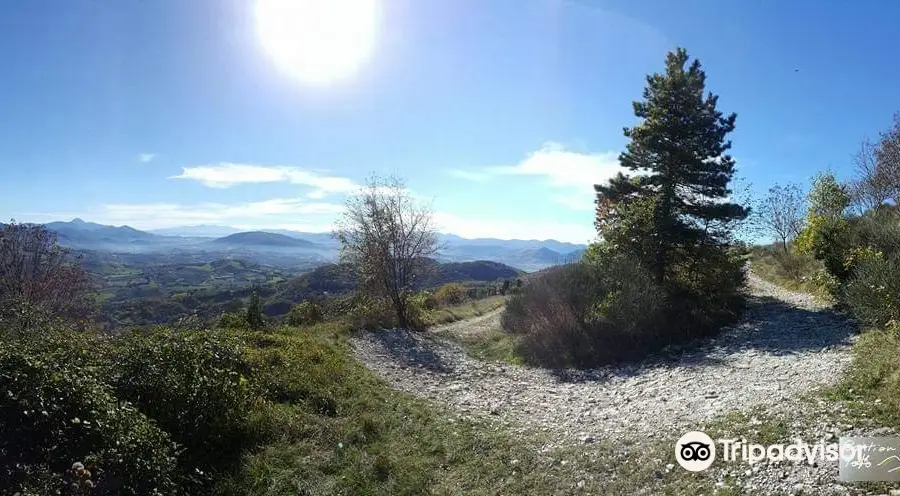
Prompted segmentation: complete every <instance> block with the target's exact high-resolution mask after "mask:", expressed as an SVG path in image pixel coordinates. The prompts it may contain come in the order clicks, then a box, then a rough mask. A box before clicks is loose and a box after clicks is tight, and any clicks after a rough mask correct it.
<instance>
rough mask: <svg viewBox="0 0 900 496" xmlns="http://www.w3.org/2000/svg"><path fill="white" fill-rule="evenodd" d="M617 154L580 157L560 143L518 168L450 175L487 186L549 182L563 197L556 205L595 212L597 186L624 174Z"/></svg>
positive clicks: (536, 153)
mask: <svg viewBox="0 0 900 496" xmlns="http://www.w3.org/2000/svg"><path fill="white" fill-rule="evenodd" d="M618 157H619V155H618V153H616V152H605V153H580V152H574V151H570V150H567V149H566V148H565V147H564V146H563V145H561V144H559V143H553V142H548V143H545V144H544V146H542V147H541V148H540V149H539V150H537V151H534V152H532V153H530V154H528V156H527V157H525V158H524V159H523V160H522V161H521V162H519V163H518V164H516V165H508V166H499V167H488V168H486V169H482V170H478V171H467V170H459V169H450V170H448V171H447V173H448V174H450V175H453V176H456V177H460V178H463V179H468V180H470V181H477V182H484V181H488V180H490V179H491V178H493V177H496V176H533V177H538V178H542V179H544V180H546V181H547V182H548V186H550V187H552V188H555V189H557V190H560V191H561V192H562V194H557V195H555V196H553V198H552V199H553V201H555V202H556V203H559V204H561V205H565V206H566V207H568V208H570V209H572V210H578V211H588V210H592V209H593V200H594V185H595V184H601V183H604V182H606V181H607V180H609V179H610V178H611V177H613V176H615V175H616V174H617V173H619V172H621V171H625V169H623V168H622V167H620V166H619V158H618Z"/></svg>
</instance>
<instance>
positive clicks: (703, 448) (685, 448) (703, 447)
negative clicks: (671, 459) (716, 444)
mask: <svg viewBox="0 0 900 496" xmlns="http://www.w3.org/2000/svg"><path fill="white" fill-rule="evenodd" d="M709 446H710V445H709V444H704V443H701V442H700V441H694V442H691V443H685V444H682V445H681V458H684V459H685V460H689V461H692V462H696V461H701V462H703V461H706V459H707V458H709V455H710V453H711V451H710V450H709Z"/></svg>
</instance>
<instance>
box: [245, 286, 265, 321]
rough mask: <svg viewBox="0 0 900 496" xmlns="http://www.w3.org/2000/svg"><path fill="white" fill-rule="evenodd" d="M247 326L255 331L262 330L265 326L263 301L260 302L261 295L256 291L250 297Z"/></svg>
mask: <svg viewBox="0 0 900 496" xmlns="http://www.w3.org/2000/svg"><path fill="white" fill-rule="evenodd" d="M247 325H249V326H250V329H253V330H254V331H255V330H259V329H262V328H263V325H265V319H264V317H263V307H262V300H260V298H259V293H258V292H256V291H253V293H252V294H251V295H250V304H249V305H247Z"/></svg>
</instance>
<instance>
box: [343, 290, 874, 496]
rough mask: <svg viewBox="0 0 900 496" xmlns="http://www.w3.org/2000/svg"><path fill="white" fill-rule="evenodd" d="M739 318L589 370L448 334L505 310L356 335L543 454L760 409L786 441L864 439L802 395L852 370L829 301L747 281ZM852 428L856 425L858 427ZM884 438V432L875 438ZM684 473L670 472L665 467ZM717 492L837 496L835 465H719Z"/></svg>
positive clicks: (398, 379)
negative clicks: (531, 364)
mask: <svg viewBox="0 0 900 496" xmlns="http://www.w3.org/2000/svg"><path fill="white" fill-rule="evenodd" d="M749 286H750V292H751V295H750V298H749V302H750V304H749V308H748V310H747V312H746V313H745V315H744V318H743V319H742V321H741V322H740V323H739V324H737V325H735V326H732V327H730V328H728V329H726V330H725V331H724V332H723V333H722V334H720V335H719V336H717V337H716V338H713V339H711V340H709V341H708V342H706V343H705V344H702V345H700V346H694V347H690V348H688V349H683V350H678V351H674V350H673V351H670V352H669V353H667V354H664V356H661V357H658V358H654V359H652V360H648V361H646V362H644V363H640V364H635V365H625V366H611V367H604V368H598V369H593V370H587V371H549V370H545V369H537V368H528V367H519V366H511V365H506V364H497V363H486V362H482V361H478V360H475V359H473V358H471V357H469V356H468V355H467V354H466V353H465V351H464V350H463V349H462V348H461V347H460V346H459V345H457V344H456V343H455V342H454V341H453V340H452V339H447V338H446V337H445V336H453V335H454V334H460V333H477V332H482V331H484V330H489V329H495V328H497V327H499V312H494V313H491V314H488V315H485V316H482V317H478V318H476V319H472V320H467V321H463V322H458V323H455V324H451V325H449V326H445V327H443V328H440V329H435V330H433V331H431V332H428V333H410V332H406V331H383V332H375V333H366V334H362V335H360V336H359V337H358V338H356V339H354V341H353V345H354V349H355V352H356V354H357V357H358V358H359V359H360V360H361V361H362V362H363V363H365V364H366V366H368V367H369V368H371V369H372V370H374V371H376V372H377V373H378V374H379V375H380V376H381V377H383V378H384V379H385V380H387V381H388V382H389V383H390V384H392V385H393V386H394V387H396V388H398V389H400V390H403V391H407V392H409V393H412V394H415V395H418V396H422V397H425V398H429V399H431V400H433V401H435V402H436V403H438V404H440V405H445V406H449V407H450V411H451V412H456V414H458V415H460V416H466V417H482V418H487V419H491V420H492V421H494V422H498V423H500V424H502V425H504V426H505V427H506V428H507V429H509V430H511V431H512V432H518V433H521V434H527V433H529V432H534V431H539V432H544V433H546V434H548V436H547V437H548V438H549V439H553V440H554V441H553V442H552V443H550V445H549V446H547V447H546V448H545V449H556V448H566V447H571V446H573V445H589V444H593V443H594V442H595V441H596V440H601V439H602V440H605V441H608V440H613V441H616V440H626V439H627V440H629V441H630V442H654V441H657V442H659V441H664V440H671V441H672V443H673V444H674V441H675V440H677V439H678V437H680V435H681V434H683V433H684V432H685V431H688V430H696V429H698V428H700V427H701V426H703V425H705V424H706V423H707V422H708V421H710V420H712V419H720V418H722V417H723V415H724V414H727V413H729V412H760V411H762V412H764V413H763V416H764V417H765V420H760V419H756V418H755V417H754V418H752V419H751V422H756V423H760V424H762V423H764V422H780V423H783V424H785V425H786V426H787V432H785V434H787V435H789V436H790V438H794V437H798V436H799V437H801V438H802V439H804V440H807V441H809V442H816V441H818V440H819V439H826V440H827V439H832V438H834V437H836V436H839V435H848V434H853V435H862V434H863V433H870V432H871V429H874V428H875V427H877V426H871V425H866V423H865V422H853V421H851V420H850V419H849V418H848V414H847V412H846V411H845V409H844V408H843V407H842V406H840V405H833V404H826V403H824V402H822V401H818V402H817V401H816V400H809V399H801V396H802V395H804V394H806V393H809V392H810V391H812V390H815V389H817V388H820V387H822V386H827V385H830V384H833V383H834V382H835V381H836V380H837V379H838V378H839V377H840V376H841V374H842V373H843V371H844V370H845V368H846V367H847V366H848V365H849V364H850V361H851V357H850V354H849V353H848V351H849V346H850V345H851V344H852V342H853V340H854V328H853V326H852V325H851V324H850V323H849V322H848V321H847V320H846V319H845V318H844V317H842V316H841V315H839V314H837V313H835V312H834V311H832V310H831V309H830V308H829V307H828V306H827V305H825V304H823V303H821V302H819V301H817V300H815V299H814V298H813V297H811V296H809V295H804V294H798V293H792V292H789V291H786V290H783V289H781V288H778V287H776V286H774V285H772V284H770V283H767V282H765V281H762V280H760V279H758V278H756V277H754V276H752V275H751V277H750V284H749ZM854 424H856V425H854ZM876 434H881V435H883V433H876ZM673 468H674V469H675V470H681V469H680V467H667V471H670V470H673ZM711 470H717V471H718V473H717V476H718V478H719V479H720V482H719V486H720V487H724V486H725V485H727V484H731V485H735V484H736V485H738V486H741V488H743V489H746V490H749V491H751V492H752V493H756V494H760V493H762V494H781V493H794V494H797V493H801V492H803V493H808V494H819V493H822V492H826V493H827V492H832V493H838V494H844V493H848V492H852V491H854V489H853V488H848V487H845V486H841V485H837V484H835V481H836V480H837V465H836V463H835V464H834V466H830V465H828V464H824V465H823V464H816V465H815V466H795V465H791V466H768V465H767V466H765V467H761V466H757V467H756V468H755V469H753V468H748V467H746V466H738V465H733V464H720V463H717V464H716V465H714V466H713V468H712V469H711Z"/></svg>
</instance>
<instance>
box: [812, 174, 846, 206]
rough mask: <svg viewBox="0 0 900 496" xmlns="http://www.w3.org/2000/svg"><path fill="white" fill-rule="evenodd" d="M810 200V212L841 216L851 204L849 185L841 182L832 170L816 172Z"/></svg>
mask: <svg viewBox="0 0 900 496" xmlns="http://www.w3.org/2000/svg"><path fill="white" fill-rule="evenodd" d="M808 200H809V211H810V214H813V215H817V216H822V217H841V216H843V215H844V212H845V211H846V210H847V207H849V206H850V194H849V192H848V189H847V186H845V185H843V184H841V183H839V182H838V180H837V179H836V178H835V177H834V174H832V173H831V172H820V173H818V174H816V177H814V178H813V182H812V188H811V189H810V190H809V197H808Z"/></svg>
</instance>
